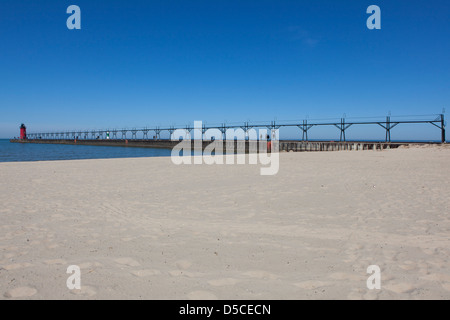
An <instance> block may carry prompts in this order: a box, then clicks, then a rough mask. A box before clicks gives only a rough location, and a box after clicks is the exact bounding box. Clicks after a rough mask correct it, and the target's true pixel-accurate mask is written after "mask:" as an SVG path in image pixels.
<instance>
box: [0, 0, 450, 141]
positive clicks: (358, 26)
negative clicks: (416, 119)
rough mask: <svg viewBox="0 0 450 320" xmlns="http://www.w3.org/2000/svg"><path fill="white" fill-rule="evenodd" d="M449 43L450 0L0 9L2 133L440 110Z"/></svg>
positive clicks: (20, 1)
mask: <svg viewBox="0 0 450 320" xmlns="http://www.w3.org/2000/svg"><path fill="white" fill-rule="evenodd" d="M71 4H75V5H78V6H79V7H80V8H81V27H82V29H81V30H68V29H67V27H66V20H67V18H68V17H69V14H67V13H66V9H67V7H68V6H69V5H71ZM372 4H375V5H378V6H379V7H380V8H381V12H382V13H381V19H382V29H381V30H368V29H367V27H366V20H367V18H368V17H369V15H368V14H367V13H366V9H367V7H368V6H369V5H372ZM449 39H450V1H448V0H428V1H425V0H422V1H417V0H395V1H394V0H389V1H384V0H370V1H365V0H345V1H337V0H308V1H302V0H292V1H285V0H258V1H245V0H241V1H237V0H227V1H223V0H214V1H213V0H208V1H203V0H191V1H189V0H183V1H182V0H158V1H156V0H148V1H125V0H120V1H119V0H109V1H100V0H96V1H92V0H89V1H86V0H70V1H64V0H42V1H35V0H27V1H25V0H2V1H1V3H0V40H1V41H0V137H4V138H9V137H12V136H16V135H18V130H19V125H20V123H22V122H24V123H26V125H27V126H28V130H29V131H30V132H32V131H34V132H36V131H45V130H47V131H52V130H56V129H78V128H81V129H85V128H106V127H109V128H112V127H135V126H136V127H142V126H146V125H148V126H152V125H166V124H167V125H172V124H182V125H183V124H186V123H189V122H192V121H194V120H203V121H207V122H208V123H221V122H224V121H225V120H227V121H228V122H233V121H241V122H243V121H247V120H251V121H256V120H268V121H270V120H273V119H274V118H277V119H278V120H285V119H286V120H288V119H303V118H305V117H306V116H307V115H308V116H309V118H310V119H312V118H333V117H341V116H342V115H343V114H344V113H345V114H346V115H347V117H358V116H379V115H381V116H383V115H386V114H387V113H388V112H389V111H390V112H391V114H392V115H404V114H406V115H411V114H413V115H414V114H436V113H441V111H442V109H443V108H445V107H447V110H450V103H449V102H450V41H449ZM374 130H378V129H376V128H375V129H374ZM418 130H424V132H427V134H429V136H430V137H431V138H436V139H439V137H440V136H439V135H440V134H439V131H438V129H436V128H434V127H432V126H430V128H428V127H427V126H425V127H423V128H422V127H420V128H419V129H418ZM377 132H378V131H377ZM380 132H381V135H383V132H382V131H380ZM420 132H421V131H420ZM410 133H417V129H415V128H414V129H411V131H410ZM336 135H337V136H338V132H336ZM393 135H394V131H393Z"/></svg>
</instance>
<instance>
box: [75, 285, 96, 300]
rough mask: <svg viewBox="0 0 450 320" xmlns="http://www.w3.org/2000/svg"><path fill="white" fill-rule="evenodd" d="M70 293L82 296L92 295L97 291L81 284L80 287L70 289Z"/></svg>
mask: <svg viewBox="0 0 450 320" xmlns="http://www.w3.org/2000/svg"><path fill="white" fill-rule="evenodd" d="M70 293H71V294H74V295H77V296H82V297H92V296H94V295H96V294H97V291H96V289H95V288H94V287H91V286H84V285H81V289H73V290H70Z"/></svg>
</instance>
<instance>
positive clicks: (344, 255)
mask: <svg viewBox="0 0 450 320" xmlns="http://www.w3.org/2000/svg"><path fill="white" fill-rule="evenodd" d="M259 169H260V167H259V166H255V165H251V166H250V165H232V166H230V165H228V166H226V165H214V166H208V165H200V166H198V165H197V166H194V165H190V166H189V165H184V166H175V165H173V164H172V163H171V161H170V158H141V159H110V160H77V161H54V162H29V163H0V181H1V184H0V204H1V206H0V218H1V224H0V298H1V299H110V298H116V299H140V298H143V299H377V298H379V299H430V298H433V299H449V298H450V262H449V259H450V198H449V194H450V193H449V192H450V149H449V148H438V147H434V148H412V149H399V150H389V151H383V152H380V151H378V152H374V151H358V152H348V151H341V152H323V153H288V154H287V153H284V154H281V158H280V171H279V173H278V175H276V176H261V175H260V174H259ZM69 265H78V266H80V268H81V286H82V288H81V290H69V289H68V288H67V287H66V280H67V278H68V277H69V275H68V274H66V269H67V267H68V266H69ZM369 265H379V266H380V268H381V272H382V273H381V290H369V289H368V288H367V287H366V280H367V278H368V276H369V275H368V274H367V273H366V269H367V267H368V266H369Z"/></svg>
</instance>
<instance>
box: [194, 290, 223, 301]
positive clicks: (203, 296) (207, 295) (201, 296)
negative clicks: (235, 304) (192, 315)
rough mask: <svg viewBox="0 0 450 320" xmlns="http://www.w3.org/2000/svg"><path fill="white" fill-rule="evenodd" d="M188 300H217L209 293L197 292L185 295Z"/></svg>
mask: <svg viewBox="0 0 450 320" xmlns="http://www.w3.org/2000/svg"><path fill="white" fill-rule="evenodd" d="M187 298H188V299H189V300H217V299H218V298H217V296H216V295H215V294H214V293H212V292H209V291H203V290H197V291H192V292H189V293H188V294H187Z"/></svg>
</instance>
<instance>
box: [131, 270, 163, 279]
mask: <svg viewBox="0 0 450 320" xmlns="http://www.w3.org/2000/svg"><path fill="white" fill-rule="evenodd" d="M131 273H132V274H133V275H135V276H136V277H140V278H142V277H150V276H156V275H159V274H161V271H159V270H151V269H147V270H135V271H131Z"/></svg>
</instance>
